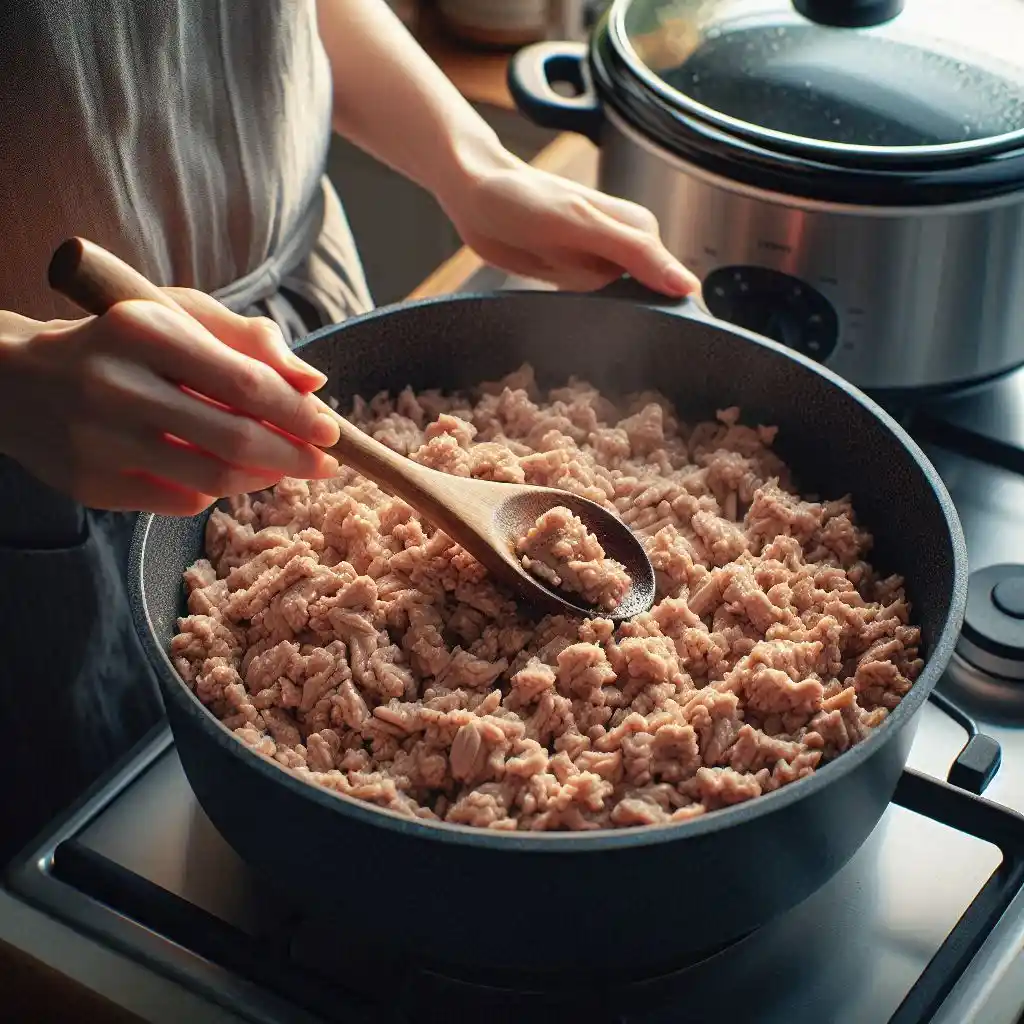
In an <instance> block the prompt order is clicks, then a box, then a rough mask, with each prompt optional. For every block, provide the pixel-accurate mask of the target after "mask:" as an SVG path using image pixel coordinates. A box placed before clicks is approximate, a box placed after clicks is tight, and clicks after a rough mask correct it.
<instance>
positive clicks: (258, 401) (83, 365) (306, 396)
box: [0, 289, 338, 515]
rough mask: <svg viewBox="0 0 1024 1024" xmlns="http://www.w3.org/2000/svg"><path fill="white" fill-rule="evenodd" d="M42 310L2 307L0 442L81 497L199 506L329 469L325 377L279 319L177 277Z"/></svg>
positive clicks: (331, 436)
mask: <svg viewBox="0 0 1024 1024" xmlns="http://www.w3.org/2000/svg"><path fill="white" fill-rule="evenodd" d="M168 292H169V294H171V295H172V297H173V298H174V299H175V300H176V301H177V302H178V303H179V305H181V306H182V307H183V308H184V309H185V310H186V312H187V314H188V315H185V313H178V312H175V311H174V310H170V309H167V308H165V307H163V306H161V305H159V304H157V303H153V302H123V303H119V304H118V305H117V306H115V307H114V308H113V309H111V310H110V312H108V313H107V314H106V315H104V316H101V317H91V318H89V319H85V320H67V321H54V322H51V323H39V322H38V321H35V320H29V319H27V318H25V317H21V316H18V315H17V314H14V313H0V452H3V453H4V454H6V455H9V456H11V457H12V458H14V459H16V460H17V461H18V462H20V463H21V464H22V465H23V466H25V468H26V469H28V470H29V471H30V472H32V473H33V474H35V475H36V476H37V477H39V478H40V479H41V480H43V481H45V482H46V483H48V484H50V486H52V487H55V488H57V489H58V490H61V491H64V492H65V493H67V494H70V495H71V496H72V497H74V498H75V499H77V500H78V501H80V502H81V503H82V504H83V505H87V506H90V507H93V508H105V509H116V510H129V509H130V510H146V511H153V512H161V513H164V514H168V515H193V514H195V513H196V512H199V511H201V510H202V509H203V508H205V507H206V506H208V505H209V504H211V503H212V502H213V501H214V500H216V499H217V498H218V497H223V496H225V495H229V494H239V493H243V492H246V491H253V490H258V489H260V488H263V487H268V486H270V485H272V484H274V483H276V482H277V481H278V480H279V479H280V478H281V477H282V476H296V477H302V478H311V477H329V476H333V475H335V474H336V473H337V470H338V464H337V462H336V461H335V460H334V459H333V458H332V457H331V456H329V455H326V454H324V453H323V452H322V451H320V450H319V448H318V447H316V446H317V445H320V446H324V447H327V446H330V445H332V444H334V443H335V442H336V441H337V438H338V427H337V422H336V418H335V416H334V414H333V413H332V412H331V410H330V409H329V408H328V407H327V406H326V405H325V404H324V403H323V402H321V401H320V399H318V398H316V397H315V396H314V395H312V394H311V392H312V391H314V390H316V389H317V388H319V387H322V386H323V384H324V377H323V375H322V374H321V373H319V372H318V371H317V370H315V369H314V368H313V367H311V366H309V365H308V364H306V363H304V362H302V360H300V359H298V358H297V357H296V356H294V355H292V354H291V353H290V352H289V351H288V348H287V346H286V345H285V342H284V339H283V338H282V336H281V333H280V331H279V330H278V328H277V326H276V325H275V324H274V323H273V322H272V321H269V320H264V319H249V318H246V317H242V316H238V315H236V314H235V313H232V312H230V311H229V310H228V309H226V308H225V307H224V306H222V305H221V304H220V303H219V302H217V301H216V300H215V299H212V298H210V296H208V295H204V294H202V293H200V292H194V291H189V290H186V289H168Z"/></svg>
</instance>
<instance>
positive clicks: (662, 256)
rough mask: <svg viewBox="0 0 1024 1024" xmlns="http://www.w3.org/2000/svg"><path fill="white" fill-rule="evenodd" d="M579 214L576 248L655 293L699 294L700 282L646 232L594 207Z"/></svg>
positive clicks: (576, 229)
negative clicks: (611, 265) (596, 257)
mask: <svg viewBox="0 0 1024 1024" xmlns="http://www.w3.org/2000/svg"><path fill="white" fill-rule="evenodd" d="M583 202H584V204H585V206H584V207H583V208H582V209H580V210H579V211H578V216H577V218H574V220H575V231H576V239H575V241H576V244H577V245H578V246H579V247H580V248H581V249H585V250H586V251H588V252H591V253H593V254H594V255H595V256H598V257H600V258H601V259H604V260H607V261H608V262H609V263H614V264H615V265H617V266H619V267H621V268H622V269H623V270H624V271H625V272H626V273H628V274H629V275H630V276H631V277H633V278H635V279H636V280H637V281H639V282H640V283H641V284H644V285H646V286H647V287H648V288H652V289H654V290H655V291H659V292H663V293H666V294H669V295H679V296H682V295H689V294H690V293H691V292H695V291H699V290H700V281H699V280H698V279H697V277H696V276H695V275H694V274H693V273H691V272H690V271H689V270H687V269H686V267H684V266H683V265H682V264H681V263H680V262H679V261H678V260H677V259H676V258H675V257H674V256H673V255H672V254H671V253H670V252H669V251H668V249H666V248H665V246H664V245H662V243H661V240H660V239H659V238H658V237H657V236H656V235H652V234H650V233H649V232H647V231H643V230H640V229H638V228H635V227H631V226H629V225H628V224H623V223H622V222H621V221H618V220H616V219H615V218H613V217H611V216H609V215H608V214H607V213H605V212H604V211H603V210H601V209H599V208H598V207H597V206H595V205H593V204H592V203H588V202H586V200H584V201H583Z"/></svg>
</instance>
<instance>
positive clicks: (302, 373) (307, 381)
mask: <svg viewBox="0 0 1024 1024" xmlns="http://www.w3.org/2000/svg"><path fill="white" fill-rule="evenodd" d="M164 291H166V292H167V294H168V295H170V296H171V298H173V299H174V301H175V302H177V303H178V305H179V306H181V307H182V309H184V310H185V311H186V312H187V313H188V314H189V315H190V316H192V317H194V318H195V319H196V320H198V321H199V322H200V323H201V324H202V325H203V326H204V327H205V328H206V329H207V330H208V331H209V332H210V333H211V334H213V335H214V336H216V337H217V338H218V339H219V340H220V341H222V342H223V343H224V344H225V345H227V346H228V347H229V348H232V349H234V350H235V351H236V352H240V353H241V354H242V355H246V356H251V357H252V358H253V359H258V360H259V361H260V362H262V363H266V364H267V365H268V366H270V367H273V369H275V370H276V371H277V372H278V373H279V374H280V375H281V376H282V377H284V379H285V380H286V381H288V383H289V384H291V385H292V387H294V388H296V389H297V390H298V391H301V392H302V393H303V394H307V393H309V392H311V391H319V390H320V388H322V387H323V386H324V384H326V383H327V378H326V376H324V374H322V373H321V372H320V371H319V370H318V369H316V367H313V366H310V365H309V363H307V362H304V361H303V360H302V359H300V358H299V357H298V356H297V355H295V354H294V353H293V352H291V351H290V349H289V348H288V346H287V345H286V344H285V340H284V336H283V335H282V334H281V330H280V328H279V327H278V326H277V324H275V323H274V321H273V320H269V319H267V318H266V317H246V316H239V315H238V314H237V313H233V312H232V311H231V310H230V309H228V308H227V307H226V306H224V305H222V304H221V303H219V302H218V301H217V300H216V299H215V298H213V296H211V295H207V294H206V293H205V292H199V291H194V290H193V289H191V288H165V289H164Z"/></svg>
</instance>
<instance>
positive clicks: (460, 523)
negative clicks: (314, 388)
mask: <svg viewBox="0 0 1024 1024" xmlns="http://www.w3.org/2000/svg"><path fill="white" fill-rule="evenodd" d="M338 429H339V431H340V436H339V438H338V442H337V443H336V444H335V445H334V446H333V447H331V448H326V449H325V451H326V452H327V454H328V455H333V456H334V457H335V458H336V459H337V460H338V461H339V462H340V463H342V464H343V465H346V466H350V467H351V468H352V469H354V470H355V471H356V472H357V473H361V474H362V475H363V476H366V477H369V478H370V479H371V480H374V481H376V482H377V483H378V484H380V485H381V487H383V488H384V489H385V490H386V491H389V492H390V493H392V494H395V495H397V496H398V497H399V498H401V499H402V500H403V501H404V502H406V503H407V504H408V505H410V506H412V508H414V509H416V511H417V512H419V513H421V514H422V515H423V517H424V518H425V519H428V520H429V521H430V522H432V523H433V524H434V525H435V526H437V527H439V528H440V529H442V530H444V532H445V533H447V534H448V536H449V537H453V538H455V539H458V540H460V542H461V541H462V540H463V538H464V537H465V534H466V529H465V519H466V518H467V513H471V512H472V511H476V510H475V509H472V508H468V507H467V505H468V506H474V505H475V504H476V502H474V501H473V498H472V496H470V497H469V498H468V500H467V495H466V493H465V487H464V486H460V483H463V481H461V478H459V477H456V476H449V475H448V474H447V473H441V472H439V471H438V470H436V469H430V468H429V467H427V466H421V465H419V463H416V462H413V461H412V460H411V459H408V458H406V457H405V456H404V455H399V454H398V453H397V452H395V451H393V450H392V449H390V448H389V447H388V446H387V445H385V444H382V443H381V442H380V441H378V440H377V439H376V438H373V437H371V436H370V435H369V434H366V433H364V432H363V431H362V430H360V429H359V427H357V426H356V425H355V424H354V423H352V422H350V421H349V420H347V419H345V418H344V417H343V416H339V417H338ZM460 513H461V514H460ZM453 531H454V532H453Z"/></svg>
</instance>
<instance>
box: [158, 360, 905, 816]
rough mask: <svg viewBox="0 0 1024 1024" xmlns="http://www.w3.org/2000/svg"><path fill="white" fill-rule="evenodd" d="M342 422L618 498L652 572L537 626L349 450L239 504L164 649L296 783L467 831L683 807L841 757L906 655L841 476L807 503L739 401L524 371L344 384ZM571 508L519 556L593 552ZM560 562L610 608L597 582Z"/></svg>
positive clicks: (510, 474)
mask: <svg viewBox="0 0 1024 1024" xmlns="http://www.w3.org/2000/svg"><path fill="white" fill-rule="evenodd" d="M353 419H354V420H355V421H356V422H357V423H358V424H359V425H360V426H361V427H362V428H363V429H364V430H365V431H367V432H368V433H370V434H373V435H374V436H375V437H377V438H378V439H380V440H381V441H383V442H384V443H385V444H388V445H390V446H391V447H392V448H393V449H394V450H396V451H398V452H401V453H402V454H404V455H407V456H408V457H410V458H412V459H415V460H416V461H417V462H420V463H422V464H424V465H429V466H433V467H435V468H438V469H443V470H444V471H446V472H449V473H455V474H459V475H463V476H473V477H479V478H481V479H488V480H504V481H510V482H524V481H525V482H528V483H535V484H541V485H546V486H552V487H559V488H562V489H565V490H568V491H571V492H573V493H575V494H580V495H583V496H585V497H588V498H590V499H591V500H593V501H596V502H598V503H600V504H602V505H603V506H604V507H606V508H608V509H609V510H611V511H614V512H616V513H617V514H618V515H619V516H620V517H621V518H622V519H623V521H624V522H626V523H628V524H629V526H630V527H631V529H633V531H634V532H635V533H636V534H637V536H639V537H640V538H641V540H642V542H643V544H644V546H645V548H646V550H647V552H648V554H649V555H650V558H651V561H652V564H653V565H654V567H655V570H656V572H657V579H658V594H657V600H656V603H655V605H654V607H653V608H652V609H651V610H650V611H649V612H647V613H646V614H644V615H640V616H637V617H636V618H634V619H632V620H631V621H629V622H625V623H622V624H621V625H620V626H619V627H618V628H616V627H615V626H614V624H613V623H612V622H611V621H610V620H608V619H605V618H601V617H594V618H590V619H585V620H584V619H573V618H569V617H567V616H564V615H560V616H549V617H547V618H545V619H543V620H541V621H540V622H532V621H530V620H528V619H526V618H524V617H521V616H520V615H519V614H518V612H517V609H516V605H515V603H514V601H513V600H512V599H511V597H510V596H509V595H508V594H505V593H502V592H500V591H499V590H498V589H496V588H495V587H494V586H493V585H492V584H491V582H490V581H489V579H488V578H487V575H486V573H485V572H484V571H483V569H482V567H481V566H480V565H479V564H478V563H477V562H476V561H475V560H474V559H473V558H471V557H470V556H469V555H468V554H467V553H466V552H465V551H464V550H462V549H461V548H459V547H458V545H456V544H454V543H452V541H451V540H450V539H449V538H448V537H446V536H445V535H444V534H443V533H442V532H440V531H438V530H435V529H434V528H433V527H431V526H430V525H429V524H427V523H425V522H423V521H422V520H420V519H419V517H418V516H417V515H415V513H414V512H413V510H412V509H411V508H409V506H408V505H406V504H405V503H404V502H402V501H400V500H399V499H397V498H394V497H391V496H390V495H388V494H386V493H385V492H384V491H382V490H381V489H380V488H379V487H377V486H376V485H375V484H373V483H370V482H369V481H367V480H365V479H363V478H362V477H360V476H358V475H357V474H355V473H354V472H352V471H351V470H348V469H343V471H342V474H341V475H340V476H339V477H338V478H337V479H335V480H331V481H312V482H308V483H307V482H305V481H301V480H290V479H289V480H283V481H281V483H280V484H278V486H277V487H276V488H275V489H274V491H273V492H269V493H262V494H258V495H251V496H242V497H239V498H237V499H234V500H233V501H232V502H231V503H230V511H223V510H217V511H214V512H213V513H212V515H211V516H210V520H209V525H208V527H207V537H206V552H207V559H204V560H201V561H199V562H197V563H196V564H195V565H193V566H192V567H190V568H189V569H188V571H187V572H186V573H185V586H186V590H187V592H188V612H189V614H188V615H187V616H186V617H184V618H182V619H181V620H180V621H179V623H178V630H179V631H178V635H177V636H175V638H174V640H173V642H172V644H171V658H172V660H173V663H174V665H175V667H176V668H177V670H178V672H179V673H180V674H181V677H182V679H184V680H185V682H186V683H187V684H188V685H189V686H190V687H191V688H192V689H193V690H194V692H195V693H196V695H197V696H198V697H199V699H200V700H201V701H202V702H203V703H204V704H205V705H206V706H207V707H208V708H209V709H210V711H211V712H212V713H213V714H214V715H216V716H217V717H218V718H220V719H221V721H223V722H224V723H225V724H226V725H227V726H228V727H229V728H230V729H232V730H233V731H234V732H235V735H236V736H237V737H238V739H239V740H240V741H241V742H243V743H245V744H246V745H247V746H249V747H250V748H251V749H252V750H254V751H255V752H257V753H258V754H260V755H262V756H264V757H267V758H272V759H274V760H276V761H278V762H279V763H280V764H282V765H283V766H284V767H286V768H288V769H290V770H292V771H294V772H296V773H297V774H299V776H300V777H301V778H303V779H305V780H307V781H309V782H311V783H315V784H318V785H320V786H323V787H325V788H327V789H329V790H332V791H334V792H337V793H341V794H346V795H347V796H350V797H353V798H355V799H358V800H364V801H367V802H369V803H372V804H375V805H377V806H379V807H384V808H388V809H390V810H392V811H395V812H398V813H400V814H404V815H408V816H411V817H418V818H422V819H427V820H435V821H436V820H441V821H448V822H458V823H460V824H465V825H472V826H476V827H480V828H491V829H501V830H515V829H595V828H609V827H611V828H624V827H631V826H641V825H657V824H664V823H668V822H675V821H682V820H685V819H687V818H690V817H693V816H695V815H699V814H703V813H705V812H708V811H714V810H717V809H719V808H724V807H728V806H730V805H732V804H736V803H739V802H741V801H745V800H750V799H753V798H755V797H758V796H760V795H761V794H764V793H770V792H772V791H773V790H775V789H778V788H779V787H780V786H784V785H788V784H789V783H791V782H794V781H796V780H797V779H800V778H802V777H803V776H805V775H807V774H809V773H810V772H813V771H814V770H815V768H816V767H818V766H819V765H820V764H822V763H823V762H826V761H828V760H829V759H831V758H834V757H837V756H840V755H841V754H842V753H843V752H844V751H846V750H848V749H849V748H850V747H851V746H853V745H855V744H857V743H859V742H861V741H862V740H863V739H864V738H865V737H866V736H867V735H868V734H869V733H870V732H871V730H872V729H875V728H877V727H878V726H879V725H880V724H881V723H882V722H883V721H884V720H885V718H886V716H887V715H888V713H889V712H890V711H891V710H892V709H893V708H894V707H896V706H897V705H898V703H899V701H900V699H901V698H902V697H903V695H904V694H906V692H907V691H908V690H909V688H910V687H911V685H912V684H913V682H914V680H915V679H916V678H917V676H918V675H919V673H920V671H921V669H922V666H923V663H922V661H921V659H920V657H919V654H918V647H919V643H920V634H919V631H918V629H917V628H916V627H915V626H913V625H912V624H911V620H910V607H909V605H908V603H907V600H906V597H905V595H904V592H903V582H902V580H901V579H899V578H898V577H888V578H879V577H878V576H876V575H875V573H874V572H873V570H872V569H871V567H870V566H869V565H868V563H867V562H866V561H865V557H866V555H867V552H868V550H869V548H870V544H871V537H870V535H869V534H868V533H867V532H865V531H864V529H863V528H862V527H860V526H859V525H858V524H857V523H856V520H855V517H854V514H853V510H852V508H851V506H850V502H849V499H842V500H839V501H833V502H819V501H813V502H812V501H804V500H802V499H801V498H800V497H799V496H798V495H797V494H796V493H795V492H794V491H793V489H792V482H791V480H790V478H789V473H788V470H787V468H786V466H785V465H783V463H782V462H781V461H780V460H779V458H778V457H777V456H776V455H775V454H774V453H773V452H772V450H771V444H772V442H773V440H774V435H775V432H774V429H772V428H768V427H758V428H756V429H754V428H750V427H747V426H744V425H742V424H741V423H740V420H739V413H738V410H735V409H727V410H724V411H723V412H722V413H720V414H719V417H718V420H717V421H715V422H711V423H700V424H697V425H696V426H694V427H688V426H687V425H686V424H684V423H683V422H681V421H680V419H679V418H678V416H677V415H676V414H675V412H674V410H673V409H672V408H671V406H670V405H669V403H668V402H666V401H665V400H664V399H663V398H662V397H660V396H658V395H652V394H644V395H640V396H637V397H636V398H634V399H631V400H630V401H628V402H627V404H626V405H625V406H624V408H623V409H621V410H616V408H615V407H613V406H612V404H611V403H610V402H608V401H607V400H606V399H604V398H602V397H601V396H600V395H599V394H597V392H596V391H595V390H594V389H593V388H591V387H589V386H588V385H586V384H584V383H581V382H579V381H571V382H570V383H569V385H568V386H566V387H564V388H559V389H556V390H555V391H552V392H550V393H549V394H548V395H547V396H546V397H545V396H542V395H541V394H539V393H538V391H537V388H536V385H535V383H534V379H533V374H532V371H530V369H529V368H528V367H527V368H524V369H522V370H521V371H519V372H518V373H516V374H514V375H512V377H509V378H507V379H506V380H505V381H504V382H499V383H497V384H492V385H484V386H483V387H482V388H481V390H480V394H479V396H478V397H477V398H476V399H471V398H470V397H467V396H452V397H446V396H443V395H440V394H438V393H436V392H428V393H425V394H419V395H417V394H414V393H413V392H412V391H410V390H408V389H407V390H405V391H403V392H402V393H401V394H400V395H399V396H398V397H397V398H396V399H392V398H389V397H388V396H387V395H378V396H376V397H374V398H373V399H372V400H370V401H369V402H367V401H363V400H358V401H357V402H356V404H355V409H354V411H353ZM572 519H573V517H572V516H571V514H570V513H569V512H568V510H566V509H564V508H558V509H555V510H553V511H552V512H549V513H547V515H546V516H545V517H542V518H541V520H540V521H539V522H538V524H537V527H536V532H533V533H532V536H530V537H528V538H527V539H526V542H525V547H524V551H523V552H522V553H523V554H525V555H526V557H528V558H530V559H534V560H535V561H537V562H538V563H540V564H541V565H543V566H546V567H548V568H549V569H551V568H554V566H555V564H556V560H557V564H558V568H557V569H556V570H555V571H556V572H558V573H559V574H561V573H562V572H563V571H564V568H563V566H564V562H565V555H564V554H563V553H562V551H561V549H559V550H557V551H556V550H554V549H555V547H556V546H557V545H556V544H550V543H549V538H550V537H554V536H557V537H559V538H560V539H562V540H566V541H567V543H568V548H567V551H568V557H569V560H570V562H571V561H572V560H573V559H575V560H576V561H578V562H580V563H583V564H586V565H587V566H588V567H589V566H591V565H592V563H599V562H600V558H601V557H602V556H603V552H601V551H600V547H599V546H597V547H596V548H595V547H593V546H589V547H588V546H587V541H586V539H585V533H586V531H585V530H584V531H582V532H583V534H584V537H583V538H580V537H579V536H578V531H577V535H575V536H572V537H568V538H567V537H566V533H567V531H568V532H570V533H571V531H572V530H575V529H576V526H575V523H573V522H572ZM576 523H578V520H576ZM580 526H582V524H580ZM577 544H581V545H582V547H577V546H576V545H577ZM563 578H564V577H563ZM573 582H576V583H578V584H579V586H580V588H581V590H582V592H583V593H584V594H585V595H588V594H592V595H593V597H594V599H595V603H596V604H603V605H604V606H605V607H606V608H610V607H613V605H611V604H610V602H611V601H612V600H613V599H614V595H615V593H616V586H617V584H616V583H615V582H614V580H613V581H609V580H608V579H607V578H606V577H602V578H600V581H599V578H598V577H596V576H588V575H587V574H586V573H584V572H583V571H580V572H579V573H578V576H577V578H576V579H575V580H574V581H573ZM587 588H593V589H592V590H588V589H587Z"/></svg>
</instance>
